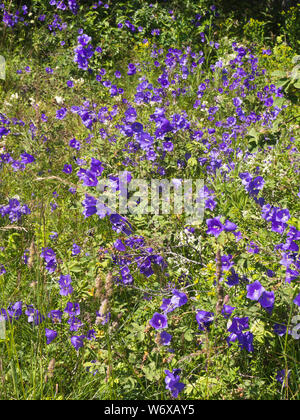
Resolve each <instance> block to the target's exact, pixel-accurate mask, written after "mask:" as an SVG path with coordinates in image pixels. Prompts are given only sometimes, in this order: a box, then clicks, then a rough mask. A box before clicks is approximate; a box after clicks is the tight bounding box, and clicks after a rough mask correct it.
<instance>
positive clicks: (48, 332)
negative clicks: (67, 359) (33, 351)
mask: <svg viewBox="0 0 300 420" xmlns="http://www.w3.org/2000/svg"><path fill="white" fill-rule="evenodd" d="M45 335H46V339H47V344H50V343H51V342H52V341H53V340H54V339H55V338H56V337H57V332H56V331H54V330H49V329H48V328H45Z"/></svg>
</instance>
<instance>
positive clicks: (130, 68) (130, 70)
mask: <svg viewBox="0 0 300 420" xmlns="http://www.w3.org/2000/svg"><path fill="white" fill-rule="evenodd" d="M135 73H136V67H135V65H134V64H132V63H129V64H128V72H127V74H128V75H129V76H133V75H134V74H135Z"/></svg>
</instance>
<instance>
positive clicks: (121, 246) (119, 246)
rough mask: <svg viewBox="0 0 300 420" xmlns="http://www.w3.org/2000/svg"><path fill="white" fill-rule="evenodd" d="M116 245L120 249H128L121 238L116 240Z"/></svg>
mask: <svg viewBox="0 0 300 420" xmlns="http://www.w3.org/2000/svg"><path fill="white" fill-rule="evenodd" d="M114 247H115V248H116V249H117V250H118V251H121V252H123V251H126V246H125V245H124V244H123V242H122V241H121V239H117V240H116V241H115V242H114Z"/></svg>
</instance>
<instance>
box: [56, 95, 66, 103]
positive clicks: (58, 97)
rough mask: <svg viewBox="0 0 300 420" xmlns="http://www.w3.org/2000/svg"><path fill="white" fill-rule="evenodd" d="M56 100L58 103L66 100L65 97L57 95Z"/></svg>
mask: <svg viewBox="0 0 300 420" xmlns="http://www.w3.org/2000/svg"><path fill="white" fill-rule="evenodd" d="M55 100H56V102H57V103H58V104H62V103H63V102H64V98H62V97H61V96H55Z"/></svg>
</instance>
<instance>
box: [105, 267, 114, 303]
mask: <svg viewBox="0 0 300 420" xmlns="http://www.w3.org/2000/svg"><path fill="white" fill-rule="evenodd" d="M112 292H113V281H112V274H111V273H108V275H107V277H106V280H105V296H106V297H107V298H110V297H111V295H112Z"/></svg>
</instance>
